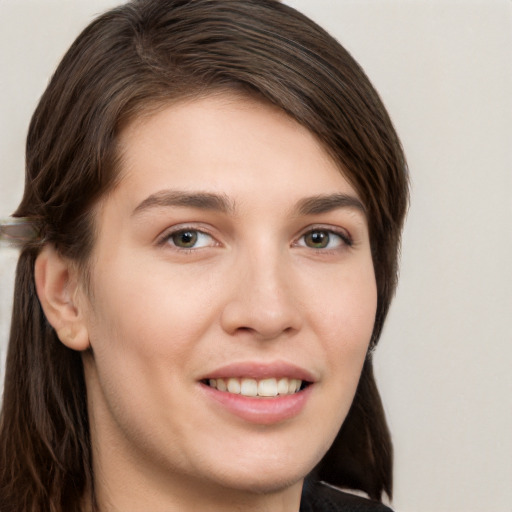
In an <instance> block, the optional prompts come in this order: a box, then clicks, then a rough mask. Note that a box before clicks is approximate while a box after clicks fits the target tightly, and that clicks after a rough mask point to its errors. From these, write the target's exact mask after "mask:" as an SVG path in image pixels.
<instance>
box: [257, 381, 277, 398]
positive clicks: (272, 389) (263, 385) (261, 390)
mask: <svg viewBox="0 0 512 512" xmlns="http://www.w3.org/2000/svg"><path fill="white" fill-rule="evenodd" d="M258 395H259V396H277V381H276V379H263V380H260V381H259V382H258Z"/></svg>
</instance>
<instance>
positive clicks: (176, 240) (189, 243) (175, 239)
mask: <svg viewBox="0 0 512 512" xmlns="http://www.w3.org/2000/svg"><path fill="white" fill-rule="evenodd" d="M170 238H171V240H172V243H173V244H174V245H175V246H176V247H181V248H182V249H191V248H193V247H194V246H195V245H196V243H197V240H198V238H199V236H198V232H197V231H192V230H189V229H187V230H185V231H178V232H177V233H174V234H172V235H171V237H170Z"/></svg>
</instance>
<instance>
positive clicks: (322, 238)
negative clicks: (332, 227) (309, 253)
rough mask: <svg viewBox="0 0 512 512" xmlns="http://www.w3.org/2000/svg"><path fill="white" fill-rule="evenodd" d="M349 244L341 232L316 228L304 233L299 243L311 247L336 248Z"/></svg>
mask: <svg viewBox="0 0 512 512" xmlns="http://www.w3.org/2000/svg"><path fill="white" fill-rule="evenodd" d="M344 244H347V240H345V239H344V238H343V237H342V236H341V235H340V234H338V233H334V232H333V231H329V230H327V229H314V230H311V231H308V232H307V233H305V234H304V235H302V236H301V237H300V239H299V241H298V245H300V246H302V247H309V248H310V249H336V248H338V247H341V246H342V245H344Z"/></svg>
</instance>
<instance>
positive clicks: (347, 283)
mask: <svg viewBox="0 0 512 512" xmlns="http://www.w3.org/2000/svg"><path fill="white" fill-rule="evenodd" d="M333 282H336V281H334V280H333ZM338 282H339V284H338V285H337V286H334V287H331V288H330V293H324V294H320V293H318V292H317V293H316V294H315V296H316V298H315V300H316V306H315V309H316V311H317V319H318V321H317V323H316V324H317V327H318V337H319V339H322V340H324V348H325V351H326V353H327V355H328V370H329V374H330V376H331V377H333V380H334V381H336V382H337V385H340V381H341V387H340V389H345V390H347V393H348V394H349V393H350V392H351V391H350V390H352V391H354V392H355V388H356V386H357V382H358V380H359V375H360V372H361V369H362V366H363V363H364V360H365V357H366V354H367V351H368V346H369V343H370V338H371V335H372V332H373V326H374V323H375V314H376V310H377V288H376V283H375V277H374V273H373V266H372V265H370V264H367V265H364V266H362V268H360V269H356V270H355V271H354V272H351V273H349V274H347V275H345V276H344V278H343V279H340V280H339V281H338Z"/></svg>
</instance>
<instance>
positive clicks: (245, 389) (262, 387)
mask: <svg viewBox="0 0 512 512" xmlns="http://www.w3.org/2000/svg"><path fill="white" fill-rule="evenodd" d="M208 384H209V385H210V387H212V388H215V389H218V390H219V391H227V392H228V393H234V394H237V395H240V394H241V395H244V396H249V397H255V396H262V397H276V396H279V395H293V394H294V393H297V391H299V390H300V388H301V387H302V381H301V380H299V379H288V378H286V377H282V378H280V379H276V378H269V379H261V380H259V381H258V380H256V379H249V378H242V379H237V378H234V377H231V378H229V379H227V380H226V379H209V381H208Z"/></svg>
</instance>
